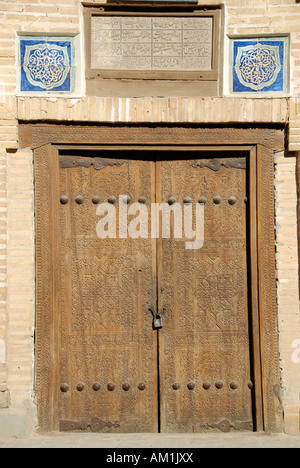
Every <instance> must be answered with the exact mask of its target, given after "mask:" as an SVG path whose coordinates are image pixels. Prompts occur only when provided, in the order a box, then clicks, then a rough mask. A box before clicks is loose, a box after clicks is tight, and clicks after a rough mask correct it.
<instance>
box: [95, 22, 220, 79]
mask: <svg viewBox="0 0 300 468" xmlns="http://www.w3.org/2000/svg"><path fill="white" fill-rule="evenodd" d="M212 44H213V18H212V17H205V18H203V17H193V18H192V17H183V18H174V17H165V16H164V17H148V16H147V17H137V16H109V17H108V16H93V17H92V24H91V68H93V69H104V70H176V71H201V70H203V71H205V70H211V69H212V49H213V46H212Z"/></svg>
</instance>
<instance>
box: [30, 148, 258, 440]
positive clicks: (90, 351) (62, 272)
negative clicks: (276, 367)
mask: <svg viewBox="0 0 300 468" xmlns="http://www.w3.org/2000/svg"><path fill="white" fill-rule="evenodd" d="M36 153H37V156H36V167H37V172H36V173H37V174H38V175H39V177H41V180H39V181H38V180H37V202H36V210H37V218H38V227H37V229H38V231H37V242H38V244H39V245H38V250H39V252H41V254H40V255H39V258H38V259H37V264H38V273H39V274H38V279H37V294H38V296H37V299H38V303H39V310H41V311H43V306H44V308H45V310H46V309H47V310H51V316H48V315H49V314H47V313H44V314H43V312H41V315H42V317H38V320H42V321H44V322H45V323H44V325H43V326H40V327H39V328H40V329H45V328H47V326H49V330H51V331H50V332H49V333H48V334H47V340H48V341H49V342H47V343H45V342H44V338H43V336H40V337H38V341H37V354H38V356H37V360H38V380H39V382H38V388H39V405H40V409H39V413H40V424H41V426H42V427H44V428H46V429H48V430H49V429H50V430H51V429H54V430H57V429H59V430H61V431H71V430H86V431H99V432H107V431H110V432H157V431H161V432H202V431H224V432H226V431H229V430H231V429H232V430H253V397H252V393H253V383H252V380H253V379H252V369H251V355H252V343H251V320H250V317H251V313H250V310H249V309H250V306H249V304H250V302H251V301H250V291H249V284H248V271H249V259H248V215H247V206H248V205H247V196H248V194H247V187H248V182H247V174H248V170H247V167H248V166H247V164H248V161H247V154H246V153H228V152H223V153H222V152H218V153H215V152H206V153H203V152H198V153H191V155H189V154H186V153H183V152H174V153H172V154H170V153H162V152H160V153H159V152H151V151H130V152H127V153H126V151H124V150H123V151H121V150H115V151H104V150H102V151H95V150H93V151H91V150H85V151H83V150H82V151H81V150H70V149H66V150H61V151H60V152H58V151H57V150H55V149H54V150H49V148H48V149H47V150H46V149H41V150H39V151H37V152H36ZM163 203H164V204H165V205H164V207H165V208H167V207H170V209H169V213H168V210H166V212H165V213H164V215H159V216H154V213H157V211H155V210H156V209H157V208H155V207H157V206H158V204H159V207H162V205H161V204H163ZM137 204H139V205H137ZM155 204H156V205H155ZM138 206H139V207H140V209H139V210H138ZM199 206H201V210H199V209H198V211H197V207H198V208H199ZM153 207H154V208H153ZM175 207H176V209H177V211H176V210H175ZM141 213H143V216H141ZM197 213H198V218H197ZM168 214H169V215H170V218H169V219H170V226H169V225H168V219H167V218H168ZM176 216H177V218H176ZM178 216H179V218H178ZM180 216H181V218H180ZM180 219H181V221H180ZM164 222H165V223H167V228H168V227H170V232H169V235H168V232H167V231H168V229H166V230H164V229H165V228H166V227H163V223H164ZM189 223H190V224H189ZM201 223H202V224H201ZM199 225H200V228H199ZM197 226H198V227H197ZM201 226H202V227H201ZM180 229H181V232H182V235H180ZM197 229H198V231H197ZM201 229H202V231H201ZM193 233H194V235H195V238H194V239H193V238H192V235H193ZM197 233H198V234H197ZM200 233H202V234H203V236H204V237H203V239H202V238H201V235H200ZM197 236H198V239H197ZM197 240H198V244H196V243H194V244H192V245H193V247H194V248H187V246H188V245H189V246H190V247H191V244H187V243H188V242H189V243H191V242H194V241H197ZM43 252H44V257H45V259H46V258H47V259H49V258H50V259H51V262H50V264H47V263H46V262H45V261H44V259H43ZM49 304H50V305H49ZM154 319H157V320H158V322H157V323H156V327H155V326H154ZM160 321H161V322H162V323H160ZM45 324H46V326H45ZM161 327H162V328H161ZM45 349H46V350H48V351H45ZM44 373H45V374H47V376H48V377H47V379H45V382H46V381H47V384H46V383H44V384H43V381H42V380H43V374H44Z"/></svg>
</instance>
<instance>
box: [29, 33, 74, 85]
mask: <svg viewBox="0 0 300 468" xmlns="http://www.w3.org/2000/svg"><path fill="white" fill-rule="evenodd" d="M74 56H75V53H74V42H73V38H55V37H22V38H20V91H24V92H34V93H36V92H38V93H71V92H73V91H74V77H75V69H74V65H75V64H74Z"/></svg>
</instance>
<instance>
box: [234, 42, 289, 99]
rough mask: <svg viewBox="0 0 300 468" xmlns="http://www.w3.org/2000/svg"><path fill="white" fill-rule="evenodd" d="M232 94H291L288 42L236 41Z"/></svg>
mask: <svg viewBox="0 0 300 468" xmlns="http://www.w3.org/2000/svg"><path fill="white" fill-rule="evenodd" d="M231 92H233V93H286V92H288V38H287V37H280V38H279V37H269V38H253V39H249V38H248V39H232V40H231Z"/></svg>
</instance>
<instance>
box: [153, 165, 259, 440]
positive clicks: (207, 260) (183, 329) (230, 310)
mask: <svg viewBox="0 0 300 468" xmlns="http://www.w3.org/2000/svg"><path fill="white" fill-rule="evenodd" d="M237 162H239V158H230V159H227V160H224V164H220V165H219V168H218V170H217V171H216V170H215V165H211V163H210V161H209V160H202V161H201V162H200V161H197V162H194V163H193V162H191V161H188V160H187V161H176V162H175V163H174V162H173V161H164V162H163V163H162V189H161V198H162V200H163V201H167V200H168V197H170V196H172V197H175V198H176V200H177V201H178V202H180V203H181V204H182V201H183V200H184V198H185V197H187V196H188V197H191V198H192V201H193V205H194V210H195V205H196V204H197V203H198V200H199V199H200V198H201V197H205V199H206V204H205V206H204V223H205V237H204V245H203V247H202V248H201V249H199V250H186V248H185V241H186V240H188V239H183V240H180V239H175V240H172V239H171V240H169V239H166V240H163V242H162V251H161V265H162V266H161V271H162V273H161V285H162V291H163V292H162V293H161V295H162V300H161V302H162V304H163V307H164V308H165V317H164V322H165V327H164V329H163V330H162V331H161V337H160V345H161V349H160V351H161V360H160V364H161V379H160V380H161V386H162V389H161V391H162V397H161V401H162V406H161V408H162V416H161V418H162V430H163V431H164V432H185V431H188V432H201V431H204V430H208V429H210V430H218V429H219V428H218V426H217V425H218V423H220V422H221V421H222V420H224V419H225V420H227V421H229V422H230V424H231V425H232V427H235V428H237V426H239V427H241V425H243V427H247V428H248V429H249V428H250V429H251V427H252V426H251V422H252V417H253V416H252V403H251V389H250V388H249V383H250V381H251V369H250V343H249V311H248V278H247V274H248V271H247V205H246V204H245V197H246V195H247V188H246V170H245V169H238V168H237V167H239V165H237V164H236V163H237ZM225 163H226V164H225ZM201 166H202V167H201ZM226 166H227V167H226ZM194 226H195V218H194ZM176 382H178V383H179V384H180V388H179V389H177V388H176V385H175V388H174V383H176ZM250 386H251V385H250ZM226 424H228V423H226ZM230 424H229V427H227V426H226V428H227V429H230ZM223 429H225V428H223Z"/></svg>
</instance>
